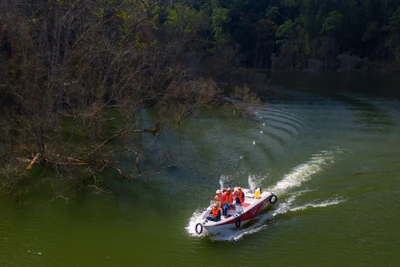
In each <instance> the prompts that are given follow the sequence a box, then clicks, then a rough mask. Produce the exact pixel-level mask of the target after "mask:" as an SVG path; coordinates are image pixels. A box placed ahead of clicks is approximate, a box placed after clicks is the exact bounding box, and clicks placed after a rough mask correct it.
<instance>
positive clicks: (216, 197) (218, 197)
mask: <svg viewBox="0 0 400 267" xmlns="http://www.w3.org/2000/svg"><path fill="white" fill-rule="evenodd" d="M215 194H216V195H215V197H214V203H216V204H217V205H218V207H221V198H222V194H221V190H219V189H218V190H217V191H216V192H215Z"/></svg>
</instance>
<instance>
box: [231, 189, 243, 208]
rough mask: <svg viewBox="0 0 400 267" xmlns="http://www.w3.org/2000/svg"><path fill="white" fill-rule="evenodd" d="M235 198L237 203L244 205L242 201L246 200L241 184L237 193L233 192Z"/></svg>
mask: <svg viewBox="0 0 400 267" xmlns="http://www.w3.org/2000/svg"><path fill="white" fill-rule="evenodd" d="M233 198H234V199H235V201H236V204H240V205H242V203H243V202H244V193H243V191H242V188H241V187H240V186H239V187H238V188H237V190H236V191H235V193H233Z"/></svg>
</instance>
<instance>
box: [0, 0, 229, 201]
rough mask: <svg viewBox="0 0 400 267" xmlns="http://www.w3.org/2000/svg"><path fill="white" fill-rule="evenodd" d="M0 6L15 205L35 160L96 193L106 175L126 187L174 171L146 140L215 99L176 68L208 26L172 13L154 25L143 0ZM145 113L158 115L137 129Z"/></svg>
mask: <svg viewBox="0 0 400 267" xmlns="http://www.w3.org/2000/svg"><path fill="white" fill-rule="evenodd" d="M176 7H177V8H179V5H176ZM0 8H1V9H2V10H6V11H7V12H5V13H3V14H2V15H1V16H2V17H1V18H0V20H1V24H0V25H1V29H2V36H3V37H2V38H1V40H2V50H1V51H0V52H1V57H2V61H3V64H1V66H0V84H1V87H0V97H1V102H0V113H1V116H2V121H1V124H2V127H1V129H2V133H1V134H2V135H1V142H0V150H1V153H2V154H1V156H2V157H1V158H0V163H1V167H2V171H1V172H0V181H1V184H0V186H1V188H2V189H3V190H2V191H3V192H7V193H9V194H10V195H11V196H12V197H13V198H14V199H16V200H19V199H20V197H19V195H20V193H21V192H22V191H21V189H22V188H23V187H22V184H23V182H24V177H26V174H27V171H26V170H24V169H28V170H29V169H31V168H32V165H33V164H34V163H35V162H37V163H41V164H42V165H43V166H48V167H50V168H49V169H51V170H52V171H53V173H54V174H56V176H57V177H59V178H61V179H62V180H64V181H67V182H68V183H69V184H72V185H73V187H74V188H75V189H77V190H87V189H93V190H92V192H94V193H98V192H101V190H102V188H101V187H100V186H99V183H100V181H101V179H100V178H99V175H100V174H101V173H104V172H105V171H106V170H108V173H112V172H114V173H116V174H118V175H120V176H121V177H124V178H127V179H132V178H134V177H137V176H140V175H144V174H148V173H154V172H158V171H159V170H160V169H163V168H168V167H171V166H175V164H176V162H175V159H174V158H171V157H170V155H171V153H170V151H168V150H165V151H157V153H155V155H153V157H155V158H157V159H155V160H154V159H153V160H149V159H148V158H146V154H145V151H146V146H147V142H148V141H147V140H148V138H147V137H146V138H144V137H143V135H147V136H148V137H149V138H158V136H159V134H160V132H161V131H162V129H163V127H166V125H167V123H170V122H171V121H174V122H175V123H176V124H180V123H181V122H182V120H183V119H184V118H186V117H187V116H190V115H191V114H193V112H195V111H196V109H198V108H200V107H208V106H210V105H214V104H216V103H218V100H219V99H220V98H218V95H219V94H220V93H221V91H220V89H219V88H218V86H217V85H216V83H215V82H214V81H212V80H209V79H204V78H201V77H197V76H194V75H193V74H192V73H193V72H191V71H189V69H188V67H187V65H186V64H185V61H184V60H182V55H185V51H186V49H187V48H186V46H185V44H188V43H190V42H192V40H193V38H195V37H196V36H197V34H196V33H197V32H198V31H201V30H202V29H203V25H204V23H205V22H204V21H203V18H202V16H201V13H198V12H197V11H196V10H193V9H185V8H183V9H182V10H181V13H182V12H183V13H182V14H181V13H177V12H175V11H173V10H169V11H168V13H169V18H168V20H167V22H166V23H165V27H160V25H159V20H158V15H159V14H160V12H161V9H160V6H159V3H158V2H151V1H143V0H127V1H126V0H125V1H122V0H121V1H108V0H102V1H73V0H70V1H51V2H48V1H45V0H43V1H36V2H35V3H29V4H28V3H19V2H15V1H3V2H2V3H1V6H0ZM179 14H180V15H179ZM188 15H189V16H188ZM182 16H183V17H182ZM161 28H162V30H160V29H161ZM5 33H7V34H5ZM165 33H173V34H174V35H173V36H168V34H167V35H165ZM4 36H6V37H4ZM165 36H168V38H167V39H165ZM182 37H185V38H186V39H182ZM177 40H181V41H182V40H186V41H185V42H177ZM150 107H151V109H152V110H155V111H156V115H154V116H152V118H151V119H147V121H146V123H142V122H141V111H142V110H143V109H146V108H150ZM121 161H124V162H129V164H128V166H129V167H128V168H127V167H125V168H121ZM21 163H22V165H21ZM56 191H59V190H56ZM61 191H62V190H61Z"/></svg>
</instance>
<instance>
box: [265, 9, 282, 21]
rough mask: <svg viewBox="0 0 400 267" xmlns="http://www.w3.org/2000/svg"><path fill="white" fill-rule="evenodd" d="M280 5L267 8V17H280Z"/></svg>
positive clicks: (271, 18) (273, 18)
mask: <svg viewBox="0 0 400 267" xmlns="http://www.w3.org/2000/svg"><path fill="white" fill-rule="evenodd" d="M279 16H280V14H279V7H277V6H270V7H268V8H267V10H265V17H266V18H267V19H270V20H273V21H275V20H276V19H277V18H279Z"/></svg>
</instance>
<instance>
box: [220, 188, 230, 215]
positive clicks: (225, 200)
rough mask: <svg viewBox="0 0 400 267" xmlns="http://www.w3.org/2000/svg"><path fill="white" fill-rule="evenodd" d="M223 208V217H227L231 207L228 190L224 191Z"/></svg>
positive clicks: (222, 197)
mask: <svg viewBox="0 0 400 267" xmlns="http://www.w3.org/2000/svg"><path fill="white" fill-rule="evenodd" d="M221 207H222V215H223V216H226V214H227V213H228V209H229V205H228V190H224V193H223V194H222V196H221Z"/></svg>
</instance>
